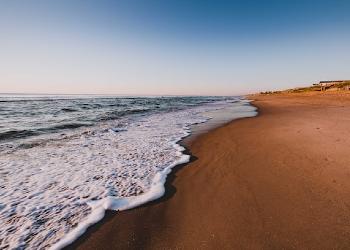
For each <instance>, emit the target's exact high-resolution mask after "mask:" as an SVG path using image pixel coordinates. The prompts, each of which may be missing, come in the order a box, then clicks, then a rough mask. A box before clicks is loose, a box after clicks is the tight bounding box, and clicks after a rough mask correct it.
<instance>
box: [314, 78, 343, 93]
mask: <svg viewBox="0 0 350 250" xmlns="http://www.w3.org/2000/svg"><path fill="white" fill-rule="evenodd" d="M349 85H350V80H336V81H320V82H319V83H318V84H314V86H320V90H321V91H324V90H328V89H332V90H335V89H338V90H340V89H344V90H349Z"/></svg>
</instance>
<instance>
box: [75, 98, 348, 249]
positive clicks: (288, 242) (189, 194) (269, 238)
mask: <svg viewBox="0 0 350 250" xmlns="http://www.w3.org/2000/svg"><path fill="white" fill-rule="evenodd" d="M249 98H251V99H254V102H253V105H255V106H256V107H257V108H258V110H259V115H258V116H257V117H254V118H245V119H240V120H236V121H233V122H231V123H229V124H226V125H224V126H221V127H219V128H216V129H214V130H211V131H210V132H208V133H205V134H202V135H200V136H198V137H196V138H195V139H194V140H190V141H189V142H187V145H186V146H187V148H188V149H189V150H190V152H191V154H192V155H193V157H192V162H191V163H189V164H187V165H185V166H179V167H177V168H176V169H175V170H174V171H173V173H172V174H171V175H170V176H169V177H168V181H167V185H166V189H167V193H166V195H165V197H163V198H162V199H160V200H158V201H155V202H152V203H150V204H146V205H144V206H142V207H139V208H136V209H132V210H129V211H123V212H119V213H114V212H109V213H108V214H107V216H106V217H105V218H104V220H103V221H102V222H100V223H99V224H97V225H94V226H93V227H91V228H90V229H89V230H88V232H87V233H86V234H85V235H84V236H83V237H81V238H80V239H79V240H78V241H76V242H75V243H74V244H73V245H72V246H70V247H69V248H74V249H75V248H78V249H349V248H350V181H349V180H350V157H349V155H350V153H349V149H350V94H346V93H339V92H336V93H308V94H282V95H256V96H250V97H249Z"/></svg>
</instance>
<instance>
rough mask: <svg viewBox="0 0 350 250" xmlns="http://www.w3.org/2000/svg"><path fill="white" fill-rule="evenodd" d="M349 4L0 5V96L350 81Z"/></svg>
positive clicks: (76, 0) (221, 90) (155, 1)
mask: <svg viewBox="0 0 350 250" xmlns="http://www.w3.org/2000/svg"><path fill="white" fill-rule="evenodd" d="M348 13H350V1H345V0H344V1H342V0H338V1H337V0H335V1H330V0H329V1H323V0H319V1H312V0H310V1H307V0H304V1H302V0H293V1H292V0H288V1H287V0H286V1H253V0H250V1H224V0H221V1H214V0H211V1H208V0H202V1H199V0H198V1H195V0H192V1H191V0H188V1H185V0H179V1H161V0H150V1H141V0H139V1H137V0H130V1H107V0H102V1H90V0H87V1H82V0H72V1H68V0H62V1H53V0H46V1H44V0H40V1H39V0H35V1H34V0H28V1H20V0H3V1H1V2H0V34H1V35H0V93H53V94H121V95H125V94H126V95H235V94H245V93H249V92H256V91H265V90H274V89H284V88H289V87H294V86H302V85H308V84H311V83H314V82H317V81H320V80H332V79H350V69H349V65H350V15H349V14H348Z"/></svg>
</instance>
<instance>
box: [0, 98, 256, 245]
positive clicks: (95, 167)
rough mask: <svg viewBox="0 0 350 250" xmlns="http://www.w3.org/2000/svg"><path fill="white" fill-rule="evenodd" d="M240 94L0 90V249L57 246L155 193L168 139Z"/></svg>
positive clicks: (173, 147) (247, 111)
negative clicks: (144, 94) (10, 92)
mask: <svg viewBox="0 0 350 250" xmlns="http://www.w3.org/2000/svg"><path fill="white" fill-rule="evenodd" d="M223 111H224V112H226V113H230V115H232V117H231V119H233V118H240V117H249V116H254V115H256V110H255V108H254V107H252V106H251V105H250V104H249V101H247V100H245V99H244V98H242V97H118V96H52V95H51V96H50V95H32V96H28V95H23V96H20V95H17V96H16V95H0V121H1V122H0V177H1V179H0V180H1V182H0V249H3V248H5V249H12V248H16V249H27V248H28V249H48V248H51V249H60V248H62V247H64V246H66V245H68V244H70V243H71V242H73V241H74V240H75V239H76V238H77V237H79V236H80V235H81V234H82V233H84V231H85V230H86V228H87V227H88V226H89V225H91V224H93V223H96V222H97V221H99V220H101V219H102V218H103V216H104V213H105V211H106V210H107V209H112V210H125V209H130V208H133V207H136V206H139V205H141V204H144V203H146V202H148V201H151V200H154V199H157V198H159V197H161V196H162V195H163V194H164V192H165V190H164V183H165V180H166V176H167V174H168V173H169V172H170V171H171V168H172V167H174V166H176V165H178V164H180V163H186V162H188V161H189V158H190V156H189V155H186V154H184V153H183V151H184V148H183V147H182V146H180V145H179V144H178V142H179V141H180V140H181V139H183V138H184V137H187V136H188V135H190V134H191V132H192V130H193V126H194V125H196V124H202V123H206V122H208V121H210V120H211V118H212V117H213V114H214V116H215V113H216V112H221V113H223Z"/></svg>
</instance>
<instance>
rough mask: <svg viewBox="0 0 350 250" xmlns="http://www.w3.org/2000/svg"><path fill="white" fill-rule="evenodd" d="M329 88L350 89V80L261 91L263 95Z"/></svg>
mask: <svg viewBox="0 0 350 250" xmlns="http://www.w3.org/2000/svg"><path fill="white" fill-rule="evenodd" d="M328 90H347V91H349V90H350V80H344V81H334V82H332V81H328V82H320V83H317V84H313V85H312V86H307V87H300V88H294V89H287V90H278V91H265V92H260V94H262V95H271V94H281V93H304V92H312V91H328Z"/></svg>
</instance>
